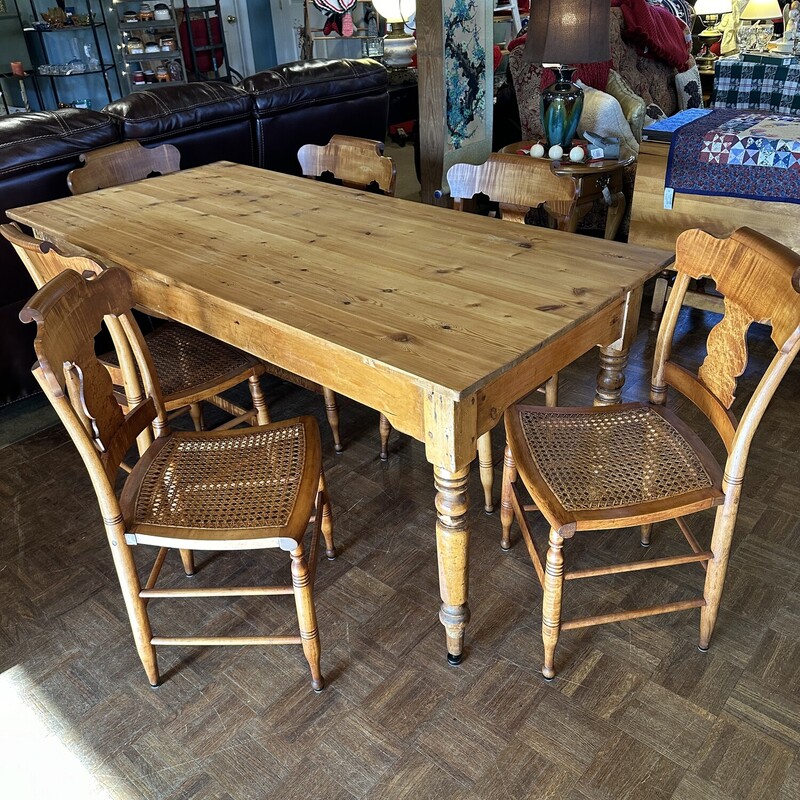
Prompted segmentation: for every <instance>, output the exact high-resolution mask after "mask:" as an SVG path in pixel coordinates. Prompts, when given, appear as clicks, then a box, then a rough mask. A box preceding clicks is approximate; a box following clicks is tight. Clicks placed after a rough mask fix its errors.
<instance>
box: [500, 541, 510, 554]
mask: <svg viewBox="0 0 800 800" xmlns="http://www.w3.org/2000/svg"><path fill="white" fill-rule="evenodd" d="M500 549H501V550H502V551H503V552H504V553H510V552H511V543H510V542H509V543H508V544H503V543H502V542H500Z"/></svg>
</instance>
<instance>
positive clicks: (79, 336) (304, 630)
mask: <svg viewBox="0 0 800 800" xmlns="http://www.w3.org/2000/svg"><path fill="white" fill-rule="evenodd" d="M132 304H133V300H132V295H131V287H130V279H129V278H128V276H127V274H126V273H125V272H124V271H123V270H119V269H109V270H105V271H103V272H102V273H101V274H100V275H99V276H97V277H94V276H92V278H91V279H87V278H85V277H83V276H81V275H80V274H78V273H77V272H75V271H74V270H70V269H67V270H65V271H62V272H60V273H59V274H57V275H56V276H55V277H54V278H53V279H52V280H50V281H49V282H48V283H46V284H45V285H44V286H43V287H42V288H41V289H39V291H38V292H37V293H36V294H35V295H34V297H33V298H32V299H31V301H30V302H29V303H28V304H27V305H26V306H25V308H24V309H23V310H22V312H21V314H20V318H21V319H22V321H23V322H32V321H33V322H35V323H36V325H37V336H36V341H35V344H34V348H35V351H36V356H37V359H38V361H37V363H36V365H35V366H34V375H35V376H36V379H37V381H38V383H39V385H40V386H41V387H42V390H43V391H44V393H45V394H46V396H47V398H48V399H49V400H50V402H51V403H52V404H53V407H54V408H55V409H56V411H57V413H58V415H59V418H60V419H61V421H62V422H63V424H64V426H65V427H66V429H67V431H68V433H69V434H70V436H71V438H72V440H73V442H74V443H75V445H76V447H77V449H78V451H79V453H80V455H81V458H82V459H83V462H84V464H85V466H86V468H87V470H88V472H89V476H90V478H91V480H92V484H93V487H94V490H95V493H96V495H97V499H98V502H99V505H100V510H101V513H102V518H103V522H104V525H105V530H106V535H107V538H108V540H109V545H110V549H111V554H112V558H113V560H114V565H115V568H116V571H117V575H118V578H119V581H120V587H121V589H122V594H123V598H124V600H125V606H126V608H127V611H128V617H129V620H130V624H131V630H132V632H133V637H134V641H135V644H136V648H137V651H138V653H139V657H140V659H141V661H142V664H143V666H144V668H145V672H146V674H147V677H148V680H149V681H150V683H151V684H152V685H154V686H155V685H157V684H158V682H159V671H158V664H157V660H156V649H155V648H156V647H157V646H161V645H181V646H193V645H198V646H199V645H268V644H299V645H302V647H303V651H304V654H305V657H306V660H307V662H308V665H309V667H310V670H311V677H312V686H313V688H314V689H315V690H321V689H322V688H323V686H324V681H323V677H322V673H321V671H320V646H319V634H318V631H317V623H316V612H315V608H314V600H313V588H312V587H313V582H314V574H315V570H316V561H317V551H318V543H319V535H320V533H322V535H323V536H324V539H325V546H326V552H327V555H328V557H329V558H333V557H334V556H335V551H334V545H333V530H332V524H331V515H330V504H329V500H328V496H327V491H326V488H325V480H324V476H323V473H322V457H321V448H320V440H319V429H318V428H317V425H316V422H315V421H314V419H313V418H311V417H299V418H296V419H290V420H286V421H284V422H279V423H272V424H268V425H261V426H256V427H251V428H244V429H239V430H235V431H210V432H204V431H191V432H182V433H180V432H179V433H172V432H171V431H170V430H169V428H168V426H167V419H166V411H165V408H164V404H163V401H162V396H161V390H160V386H159V384H158V377H157V375H156V373H155V370H154V368H153V362H152V358H151V355H150V352H149V350H148V348H147V344H146V342H145V339H144V337H143V336H142V334H141V331H140V330H139V329H138V327H137V325H136V322H135V320H134V318H133V315H132V312H131V307H132ZM103 323H105V325H106V326H107V328H108V330H109V332H110V333H111V336H112V339H113V341H114V345H115V349H116V351H117V355H118V359H119V364H120V369H121V371H122V372H123V374H124V376H125V380H126V384H125V385H126V387H128V388H129V389H130V388H132V387H135V388H136V391H135V392H130V394H129V397H130V398H133V397H134V395H135V401H133V400H132V401H131V403H130V405H129V407H128V408H127V409H126V410H125V411H123V409H122V408H121V407H120V405H119V404H118V403H117V402H116V399H115V395H114V386H113V383H112V380H111V377H110V375H109V373H108V370H107V369H106V368H105V367H104V366H103V365H101V363H100V361H99V360H98V358H97V357H96V356H95V354H94V337H95V336H96V335H97V334H98V333H99V332H100V329H101V325H102V324H103ZM139 379H141V385H138V381H139ZM151 426H152V427H151ZM151 431H154V432H155V438H153V435H152V433H151ZM134 443H136V444H137V445H138V446H139V448H140V451H141V455H140V458H139V460H138V461H137V462H136V465H135V466H134V467H133V470H132V471H131V472H130V474H129V475H128V476H127V477H126V479H125V482H124V485H123V487H122V489H121V492H120V494H119V496H118V495H117V494H116V492H115V484H116V477H117V472H118V469H119V468H120V466H121V462H122V458H123V456H124V455H125V454H126V452H127V451H128V450H129V449H130V448H131V447H132V446H133V445H134ZM309 523H313V527H312V531H311V535H310V548H309V550H308V557H307V556H306V546H305V544H304V539H305V538H307V537H306V530H307V528H308V527H309ZM138 545H151V546H155V547H157V548H158V552H157V554H156V557H155V561H154V564H153V567H152V569H151V572H150V575H149V577H148V578H147V580H146V581H145V582H144V584H143V583H142V582H141V581H140V579H139V574H138V571H137V566H136V563H135V561H134V555H133V548H134V547H135V546H138ZM265 548H276V549H280V550H283V551H287V552H288V553H289V554H290V561H291V576H292V580H291V584H285V585H277V586H274V585H270V586H230V587H211V586H210V587H195V586H192V587H178V588H157V586H156V583H157V580H158V578H159V576H160V573H161V571H162V568H163V566H164V564H165V561H166V558H167V555H168V551H169V550H170V549H178V550H179V551H180V554H181V559H182V561H183V566H184V570H185V572H186V573H187V575H191V574H193V573H194V559H193V551H202V550H212V551H226V550H260V549H265ZM287 566H289V565H288V564H287ZM259 595H293V597H294V601H295V606H296V611H297V618H298V627H299V632H298V634H297V635H274V636H230V635H225V636H213V635H208V634H206V633H205V632H203V633H202V634H200V635H197V636H172V635H163V634H161V633H159V634H154V633H153V630H152V627H151V622H150V618H149V616H148V608H149V605H148V604H149V602H150V601H152V600H156V599H166V598H187V597H216V598H222V597H239V596H259Z"/></svg>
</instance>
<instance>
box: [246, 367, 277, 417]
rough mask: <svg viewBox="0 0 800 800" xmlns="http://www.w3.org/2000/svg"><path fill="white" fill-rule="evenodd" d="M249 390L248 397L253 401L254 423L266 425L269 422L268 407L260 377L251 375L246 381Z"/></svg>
mask: <svg viewBox="0 0 800 800" xmlns="http://www.w3.org/2000/svg"><path fill="white" fill-rule="evenodd" d="M247 383H248V386H249V388H250V397H251V398H252V399H253V409H254V410H255V412H256V422H258V424H259V425H268V424H269V423H270V422H271V420H270V418H269V407H268V406H267V400H266V398H265V397H264V390H263V389H262V388H261V378H260V376H258V375H256V374H255V373H252V374H251V375H250V377H249V378H248V379H247Z"/></svg>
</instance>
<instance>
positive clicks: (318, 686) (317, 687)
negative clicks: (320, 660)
mask: <svg viewBox="0 0 800 800" xmlns="http://www.w3.org/2000/svg"><path fill="white" fill-rule="evenodd" d="M311 688H312V689H313V690H314V693H315V694H320V693H321V692H322V690H323V689H324V688H325V680H324V679H323V678H320V679H319V680H318V681H311Z"/></svg>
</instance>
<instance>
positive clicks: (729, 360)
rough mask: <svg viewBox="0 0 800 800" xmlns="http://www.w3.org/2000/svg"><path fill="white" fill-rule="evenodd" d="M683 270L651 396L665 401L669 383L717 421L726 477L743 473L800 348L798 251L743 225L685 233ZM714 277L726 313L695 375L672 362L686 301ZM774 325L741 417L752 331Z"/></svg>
mask: <svg viewBox="0 0 800 800" xmlns="http://www.w3.org/2000/svg"><path fill="white" fill-rule="evenodd" d="M674 268H675V270H676V271H677V273H678V275H677V277H676V279H675V285H674V287H673V289H672V292H671V294H670V298H669V301H668V303H667V307H666V309H665V312H664V318H663V320H662V323H661V328H660V330H659V334H658V342H657V344H656V352H655V359H654V364H653V376H652V385H651V390H650V399H651V401H652V402H653V403H657V404H663V403H664V402H665V400H666V391H667V386H668V385H669V386H672V387H673V388H674V389H677V390H678V391H679V392H680V393H681V394H683V395H684V396H685V397H687V398H688V399H689V400H691V401H692V403H694V405H695V406H697V407H698V408H699V409H700V410H701V411H702V412H703V413H704V414H705V415H706V416H707V417H708V419H709V420H710V421H711V423H712V424H713V425H714V427H715V428H716V430H717V432H718V433H719V435H720V437H721V438H722V440H723V442H724V443H725V446H726V448H727V450H728V463H727V465H726V468H725V479H726V481H728V482H729V484H730V483H731V482H733V483H735V482H737V481H740V480H741V478H742V477H743V474H744V466H745V462H746V460H747V453H748V451H749V447H750V442H751V441H752V438H753V434H754V433H755V430H756V428H757V426H758V424H759V422H760V421H761V418H762V416H763V414H764V411H765V410H766V407H767V405H768V404H769V402H770V400H771V399H772V396H773V395H774V393H775V390H776V389H777V387H778V385H779V384H780V381H781V380H782V378H783V376H784V375H785V374H786V371H787V370H788V369H789V367H790V365H791V363H792V361H793V360H794V358H795V357H796V356H797V353H798V351H800V294H798V291H795V290H794V288H793V285H792V281H793V276H794V275H796V274H797V270H798V269H799V268H800V255H798V254H797V253H795V252H794V251H793V250H790V249H789V248H788V247H785V246H784V245H782V244H779V243H778V242H776V241H774V240H772V239H769V238H767V237H766V236H764V235H763V234H760V233H757V232H756V231H753V230H750V229H749V228H739V229H738V230H736V231H734V232H733V233H732V234H731V235H730V236H729V237H726V238H719V239H718V238H716V237H715V236H712V235H711V234H708V233H705V231H701V230H689V231H684V233H682V234H681V235H680V236H679V237H678V241H677V243H676V259H675V265H674ZM701 277H709V278H712V279H713V280H714V282H715V284H716V286H717V289H718V290H719V291H720V292H721V293H722V294H723V295H724V298H725V300H724V314H723V317H722V320H721V321H720V322H718V323H717V324H716V325H715V326H714V327H713V328H712V329H711V331H710V333H709V335H708V340H707V343H706V350H707V355H706V357H705V360H704V361H703V363H702V365H701V366H700V368H699V370H698V371H697V373H696V374H695V373H692V372H690V371H689V370H687V369H685V368H683V367H681V366H679V365H678V364H676V363H675V362H673V361H672V360H671V358H670V357H671V351H672V340H673V336H674V333H675V327H676V324H677V320H678V314H679V312H680V309H681V304H682V302H683V299H684V297H685V295H686V290H687V288H688V286H689V281H690V279H692V278H701ZM753 322H762V323H766V324H769V325H770V326H771V328H772V332H771V338H772V341H773V343H774V344H775V347H776V348H777V352H776V354H775V356H774V358H773V359H772V361H771V363H770V364H769V366H768V367H767V368H766V370H765V371H764V373H763V375H762V377H761V380H760V382H759V384H758V387H757V388H756V390H755V391H754V393H753V395H752V397H751V398H750V400H749V402H748V404H747V407H746V408H745V410H744V412H743V413H742V415H741V419H740V420H739V421H738V422H737V420H736V417H735V416H734V415H733V414H732V413H731V411H730V408H731V405H732V404H733V401H734V395H735V391H736V379H737V377H739V376H740V375H741V374H742V373H743V372H744V370H745V367H746V366H747V341H746V336H747V330H748V328H749V327H750V325H751V323H753Z"/></svg>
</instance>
